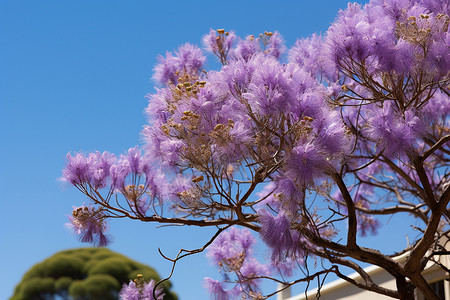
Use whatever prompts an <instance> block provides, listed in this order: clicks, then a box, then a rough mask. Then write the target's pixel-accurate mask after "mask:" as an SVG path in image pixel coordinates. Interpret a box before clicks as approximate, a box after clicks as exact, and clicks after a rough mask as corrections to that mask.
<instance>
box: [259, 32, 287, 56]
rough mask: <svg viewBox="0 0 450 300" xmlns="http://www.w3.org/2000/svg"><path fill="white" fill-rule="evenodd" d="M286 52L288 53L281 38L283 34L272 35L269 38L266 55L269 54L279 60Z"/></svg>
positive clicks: (275, 33)
mask: <svg viewBox="0 0 450 300" xmlns="http://www.w3.org/2000/svg"><path fill="white" fill-rule="evenodd" d="M284 51H286V47H285V46H284V40H283V38H282V37H281V34H280V33H279V32H276V31H275V32H274V33H273V34H272V35H270V36H269V41H268V43H267V46H266V50H265V51H264V53H267V54H269V55H271V56H273V57H275V58H279V57H280V56H281V54H283V52H284Z"/></svg>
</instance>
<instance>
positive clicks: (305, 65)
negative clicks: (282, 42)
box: [288, 34, 323, 76]
mask: <svg viewBox="0 0 450 300" xmlns="http://www.w3.org/2000/svg"><path fill="white" fill-rule="evenodd" d="M322 48H323V39H322V37H320V36H318V35H316V34H313V35H312V36H311V37H309V38H306V39H301V40H297V41H296V42H295V45H294V47H292V48H291V49H290V50H289V56H288V57H289V61H290V62H294V63H297V64H298V65H299V66H300V67H302V69H303V70H305V71H307V72H310V73H311V74H312V75H313V76H316V75H318V74H319V73H320V71H321V69H322V60H321V53H322V51H323V49H322Z"/></svg>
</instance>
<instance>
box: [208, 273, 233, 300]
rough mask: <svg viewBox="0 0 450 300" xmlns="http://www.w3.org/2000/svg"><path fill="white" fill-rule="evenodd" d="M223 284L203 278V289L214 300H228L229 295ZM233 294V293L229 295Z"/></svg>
mask: <svg viewBox="0 0 450 300" xmlns="http://www.w3.org/2000/svg"><path fill="white" fill-rule="evenodd" d="M222 285H223V284H222V283H221V282H220V281H217V280H215V279H212V278H209V277H205V288H206V289H207V290H208V291H209V293H210V294H211V296H212V297H213V299H214V300H229V299H230V297H231V295H230V292H229V291H225V290H224V288H223V286H222ZM231 294H233V293H231Z"/></svg>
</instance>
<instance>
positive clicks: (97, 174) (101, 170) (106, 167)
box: [88, 151, 116, 189]
mask: <svg viewBox="0 0 450 300" xmlns="http://www.w3.org/2000/svg"><path fill="white" fill-rule="evenodd" d="M88 160H90V161H91V164H90V173H91V185H92V186H93V187H94V188H95V189H101V188H104V187H106V181H107V179H108V178H109V176H110V168H111V166H112V165H113V164H114V162H115V161H116V157H115V156H114V154H111V153H109V152H106V151H105V152H103V153H100V152H98V151H97V152H95V153H91V154H90V155H89V158H88Z"/></svg>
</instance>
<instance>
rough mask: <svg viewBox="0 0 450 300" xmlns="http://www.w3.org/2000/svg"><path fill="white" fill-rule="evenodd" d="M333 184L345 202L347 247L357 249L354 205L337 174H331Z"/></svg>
mask: <svg viewBox="0 0 450 300" xmlns="http://www.w3.org/2000/svg"><path fill="white" fill-rule="evenodd" d="M332 177H333V180H334V182H336V184H337V185H338V187H339V190H340V191H341V194H342V197H343V198H344V200H345V204H346V206H347V211H348V232H347V246H348V247H349V248H350V249H352V250H354V249H357V248H358V245H357V244H356V232H357V225H358V223H357V220H356V211H355V203H353V199H352V196H351V195H350V193H349V192H348V190H347V187H346V186H345V183H344V181H343V180H342V177H341V176H340V175H339V174H338V173H334V174H332Z"/></svg>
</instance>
